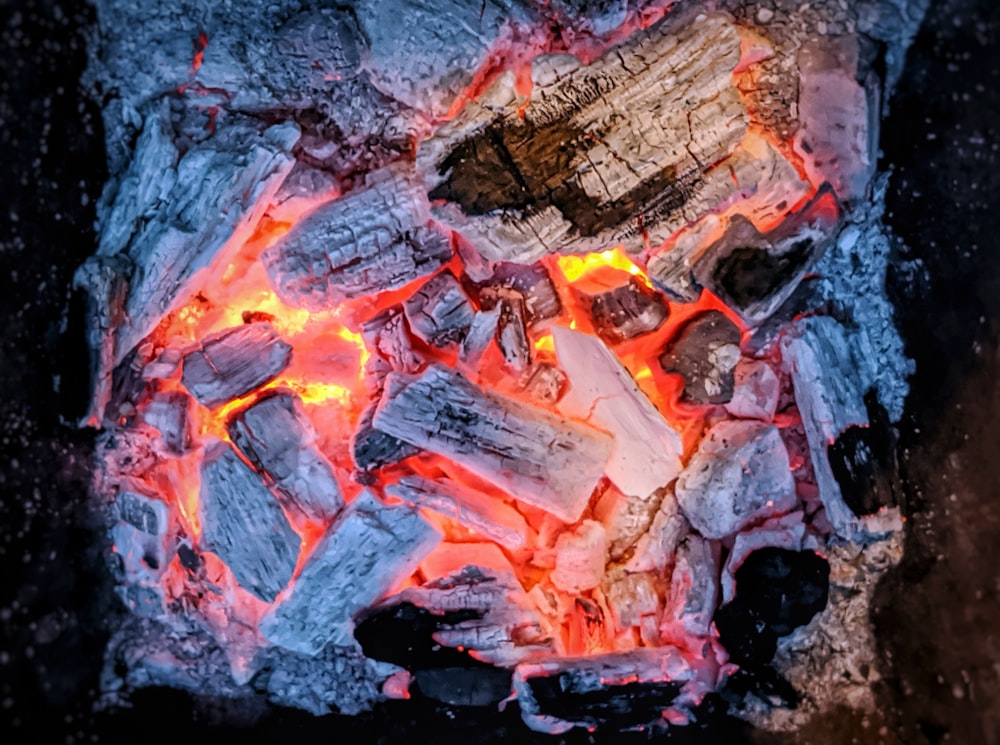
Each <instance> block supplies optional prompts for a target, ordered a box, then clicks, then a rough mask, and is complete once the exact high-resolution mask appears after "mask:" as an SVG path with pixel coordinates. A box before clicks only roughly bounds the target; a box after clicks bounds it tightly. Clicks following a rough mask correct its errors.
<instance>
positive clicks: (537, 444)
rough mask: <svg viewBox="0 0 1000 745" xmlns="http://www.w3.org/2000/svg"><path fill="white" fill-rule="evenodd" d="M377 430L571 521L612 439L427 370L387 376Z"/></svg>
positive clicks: (441, 371) (440, 371)
mask: <svg viewBox="0 0 1000 745" xmlns="http://www.w3.org/2000/svg"><path fill="white" fill-rule="evenodd" d="M387 380H388V381H393V382H394V384H398V389H396V390H393V389H392V388H391V387H387V390H386V392H385V394H384V395H383V397H382V400H381V402H380V403H379V406H378V409H377V410H376V412H375V419H374V425H375V428H376V429H377V430H379V431H382V432H385V433H386V434H389V435H392V436H393V437H396V438H399V439H401V440H404V441H405V442H409V443H410V444H411V445H415V446H417V447H420V448H423V449H425V450H429V451H430V452H433V453H437V454H438V455H442V456H444V457H445V458H449V459H451V460H452V461H454V462H455V463H457V464H458V465H460V466H463V467H464V468H467V469H468V470H469V471H472V472H473V473H475V474H476V475H477V476H479V477H480V478H483V479H485V480H486V481H488V482H490V483H491V484H493V485H494V486H496V487H498V488H500V489H503V490H504V491H506V492H507V493H509V494H511V495H512V496H514V497H516V498H517V499H519V500H521V501H523V502H526V503H527V504H530V505H532V506H534V507H538V508H540V509H543V510H546V511H547V512H550V513H552V514H553V515H555V516H556V517H558V518H559V519H560V520H563V521H565V522H569V523H572V522H576V521H577V520H578V519H579V518H580V515H581V514H582V513H583V510H584V509H585V508H586V506H587V503H588V502H589V501H590V495H591V493H592V492H593V490H594V487H595V486H596V484H597V481H598V480H599V479H600V477H601V474H602V472H603V471H604V466H605V463H607V460H608V455H609V454H610V451H611V446H612V442H611V438H610V437H608V436H607V435H606V434H604V433H603V432H599V431H597V430H594V429H591V428H589V427H586V426H584V425H581V424H577V423H575V422H570V421H566V420H564V419H560V418H559V417H557V416H555V415H553V414H550V413H549V412H547V411H544V410H542V409H537V408H534V407H531V406H526V405H524V404H522V403H519V402H517V401H513V400H511V399H508V398H504V397H502V396H498V395H496V394H494V393H490V392H487V391H485V390H483V389H481V388H479V387H478V386H476V385H474V384H472V383H471V382H469V381H468V380H467V379H466V378H464V377H462V376H461V375H460V374H458V373H455V372H452V371H450V370H447V369H445V368H443V367H440V366H437V365H435V366H431V367H429V368H428V369H427V370H426V371H424V373H423V374H421V375H420V376H412V377H411V376H403V375H400V374H398V373H392V374H391V375H389V377H388V379H387Z"/></svg>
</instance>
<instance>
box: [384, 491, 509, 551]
mask: <svg viewBox="0 0 1000 745" xmlns="http://www.w3.org/2000/svg"><path fill="white" fill-rule="evenodd" d="M385 493H386V494H388V495H390V496H393V497H396V498H397V499H402V500H403V501H404V502H408V503H410V504H413V505H415V506H417V507H426V508H427V509H430V510H434V511H435V512H439V513H441V514H442V515H446V516H448V517H450V518H452V519H454V520H456V521H457V522H459V523H461V524H462V525H464V526H465V527H467V528H469V529H470V530H473V531H475V532H477V533H479V534H480V535H481V536H483V537H484V538H489V539H490V540H491V541H494V542H496V543H499V544H500V545H501V546H504V547H505V548H508V549H510V550H511V551H514V550H516V549H518V548H521V547H522V546H523V545H524V542H525V540H526V539H527V534H528V525H527V523H526V522H525V521H524V518H523V517H521V513H519V512H518V511H517V510H515V509H514V508H513V507H510V506H508V505H507V504H505V503H504V502H503V500H502V498H500V497H498V496H496V495H490V494H484V493H483V492H480V491H478V490H476V489H473V488H471V487H469V486H466V485H460V484H456V483H454V482H452V481H447V480H444V479H435V480H432V479H425V478H421V477H418V476H407V477H404V478H402V479H400V480H399V482H398V483H396V484H390V485H388V486H387V487H386V488H385Z"/></svg>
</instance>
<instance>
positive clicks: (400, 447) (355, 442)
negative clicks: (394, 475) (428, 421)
mask: <svg viewBox="0 0 1000 745" xmlns="http://www.w3.org/2000/svg"><path fill="white" fill-rule="evenodd" d="M377 407H378V401H372V403H371V404H370V405H369V406H367V407H366V408H365V410H364V411H362V412H361V419H360V420H359V421H358V426H357V429H355V430H354V435H353V436H352V437H351V455H352V456H353V458H354V465H356V466H357V467H358V468H359V469H360V470H361V471H363V472H365V473H370V472H371V471H375V470H377V469H379V468H382V466H387V465H390V464H392V463H399V462H400V461H401V460H406V459H407V458H409V457H410V456H413V455H416V454H417V453H419V452H420V448H418V447H414V446H413V445H411V444H410V443H408V442H404V441H403V440H400V439H398V438H396V437H393V436H392V435H387V434H386V433H385V432H381V431H379V430H377V429H375V427H374V425H373V424H372V420H373V419H374V417H375V409H376V408H377Z"/></svg>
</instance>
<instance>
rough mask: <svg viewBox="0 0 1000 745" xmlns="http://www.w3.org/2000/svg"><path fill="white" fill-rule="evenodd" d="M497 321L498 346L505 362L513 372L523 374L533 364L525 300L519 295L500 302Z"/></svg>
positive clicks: (505, 298)
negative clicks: (526, 323) (526, 322)
mask: <svg viewBox="0 0 1000 745" xmlns="http://www.w3.org/2000/svg"><path fill="white" fill-rule="evenodd" d="M499 307H500V317H499V318H498V319H497V344H498V345H499V347H500V352H501V354H503V359H504V362H506V363H507V366H508V367H510V368H511V369H512V370H515V371H517V372H523V371H524V370H526V369H527V368H528V366H529V365H530V364H531V344H530V342H529V341H528V329H527V326H526V325H525V318H524V316H525V306H524V300H523V299H522V298H521V297H518V296H517V295H512V296H511V297H504V298H502V299H501V300H500V305H499Z"/></svg>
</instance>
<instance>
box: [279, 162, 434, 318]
mask: <svg viewBox="0 0 1000 745" xmlns="http://www.w3.org/2000/svg"><path fill="white" fill-rule="evenodd" d="M367 183H368V185H367V186H366V187H365V188H363V189H360V190H358V191H354V192H351V193H349V194H347V195H346V196H343V197H341V198H340V199H336V200H334V201H332V202H327V203H326V204H324V205H321V206H320V207H317V208H316V209H315V210H313V211H312V212H310V213H309V214H308V215H306V217H304V218H302V219H301V220H299V221H298V222H297V223H295V225H294V227H293V228H292V229H291V230H289V231H288V232H287V233H286V234H285V235H284V236H282V237H281V238H280V239H279V240H278V242H277V243H275V244H274V245H273V246H271V247H270V248H268V249H267V250H265V251H264V253H263V255H262V256H261V260H262V261H263V262H264V265H265V266H266V267H267V273H268V276H269V277H270V278H271V283H272V284H273V285H274V288H275V290H276V291H277V293H278V296H279V297H280V298H281V299H282V301H284V302H285V303H287V304H288V305H291V306H294V307H297V308H298V307H301V308H307V309H309V310H312V311H323V310H328V309H329V308H332V307H335V306H336V305H338V304H339V303H341V302H343V301H344V300H348V299H351V298H357V297H363V296H365V295H374V294H376V293H379V292H385V291H386V290H395V289H398V288H400V287H402V286H403V285H405V284H407V283H409V282H412V281H413V280H415V279H419V278H420V277H425V276H427V275H428V274H432V273H433V272H435V271H437V270H438V269H440V268H441V267H442V266H444V265H445V264H446V263H448V262H449V261H450V260H451V258H452V250H451V233H450V232H449V231H447V230H444V229H443V228H441V227H439V226H437V225H436V224H434V223H432V222H430V221H429V219H428V214H427V204H426V198H425V197H424V195H423V193H422V192H420V191H419V190H418V189H416V188H415V187H414V186H413V185H412V184H411V183H410V182H409V180H408V179H407V178H406V176H405V175H404V174H403V173H402V172H399V171H395V170H392V169H383V170H382V171H378V172H375V173H372V174H369V177H368V182H367Z"/></svg>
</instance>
